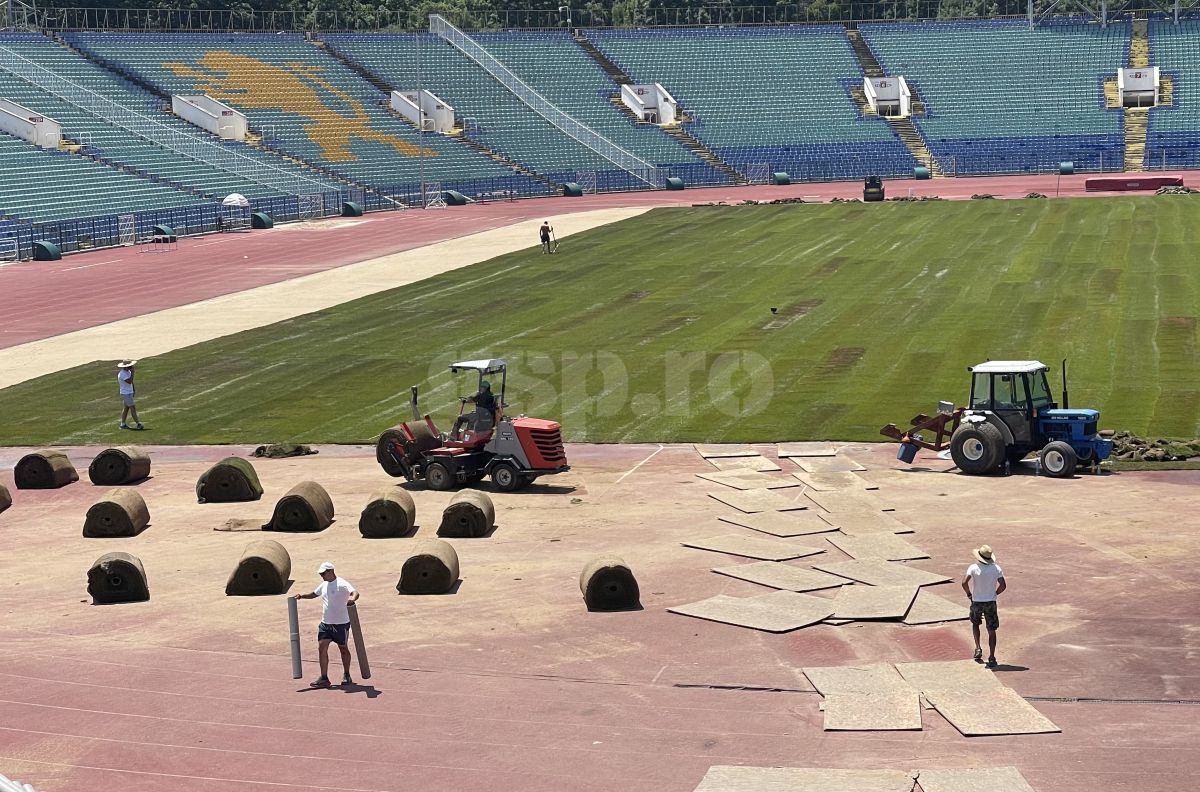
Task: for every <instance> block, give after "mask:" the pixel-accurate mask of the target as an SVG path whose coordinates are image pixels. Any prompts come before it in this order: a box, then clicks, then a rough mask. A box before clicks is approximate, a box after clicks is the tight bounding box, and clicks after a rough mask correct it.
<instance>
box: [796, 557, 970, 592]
mask: <svg viewBox="0 0 1200 792" xmlns="http://www.w3.org/2000/svg"><path fill="white" fill-rule="evenodd" d="M813 566H815V567H816V568H817V569H819V570H821V571H822V572H829V573H832V574H834V575H841V576H842V577H845V578H850V579H851V580H853V581H855V582H858V583H866V584H867V585H868V586H932V585H934V584H936V583H945V582H947V581H949V580H950V578H948V577H946V576H945V575H939V574H937V573H935V572H928V571H926V570H924V569H919V568H917V567H914V566H909V565H908V564H900V563H897V562H895V561H877V560H874V559H860V560H856V561H832V562H830V561H826V562H825V563H822V564H814V565H813Z"/></svg>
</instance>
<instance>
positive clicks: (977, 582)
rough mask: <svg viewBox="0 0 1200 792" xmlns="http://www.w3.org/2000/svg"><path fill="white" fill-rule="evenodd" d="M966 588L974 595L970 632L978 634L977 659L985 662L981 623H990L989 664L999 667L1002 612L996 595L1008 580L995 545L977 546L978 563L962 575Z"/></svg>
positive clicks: (963, 584) (968, 593)
mask: <svg viewBox="0 0 1200 792" xmlns="http://www.w3.org/2000/svg"><path fill="white" fill-rule="evenodd" d="M962 587H963V591H965V592H967V596H968V597H969V598H970V599H971V633H972V635H974V637H975V662H977V663H980V662H983V649H982V647H981V646H980V645H979V626H980V624H981V623H986V624H987V633H988V661H987V666H988V668H995V667H996V629H997V628H999V627H1000V614H999V613H997V612H996V597H998V596H1000V594H1002V593H1004V589H1006V588H1008V584H1007V583H1005V582H1004V570H1002V569H1001V568H1000V565H999V564H997V563H996V554H995V553H993V552H992V548H991V547H989V546H988V545H983V546H982V547H979V548H977V549H976V550H975V563H974V564H971V566H969V567H967V574H966V576H965V577H964V578H963V579H962Z"/></svg>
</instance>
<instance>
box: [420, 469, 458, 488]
mask: <svg viewBox="0 0 1200 792" xmlns="http://www.w3.org/2000/svg"><path fill="white" fill-rule="evenodd" d="M425 483H426V484H428V485H429V489H431V490H439V491H444V490H448V489H454V475H453V474H452V473H451V472H450V468H448V467H446V466H445V465H443V464H442V463H441V462H430V463H429V464H428V465H426V466H425Z"/></svg>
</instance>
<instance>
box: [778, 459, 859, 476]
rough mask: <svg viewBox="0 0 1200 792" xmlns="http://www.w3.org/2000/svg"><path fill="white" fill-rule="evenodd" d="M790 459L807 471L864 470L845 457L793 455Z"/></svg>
mask: <svg viewBox="0 0 1200 792" xmlns="http://www.w3.org/2000/svg"><path fill="white" fill-rule="evenodd" d="M792 461H793V462H795V463H796V464H797V465H799V466H800V467H801V468H802V469H803V470H805V471H806V472H808V473H839V472H845V471H848V470H866V468H865V467H863V466H862V465H860V464H858V463H857V462H855V461H854V460H853V459H848V458H846V457H793V458H792Z"/></svg>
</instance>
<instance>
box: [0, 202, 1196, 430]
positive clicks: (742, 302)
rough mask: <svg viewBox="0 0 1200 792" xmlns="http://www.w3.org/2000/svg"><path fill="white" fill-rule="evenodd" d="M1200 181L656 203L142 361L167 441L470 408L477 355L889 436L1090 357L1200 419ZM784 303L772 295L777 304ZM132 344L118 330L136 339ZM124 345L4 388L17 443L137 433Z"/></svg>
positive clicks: (1082, 384)
mask: <svg viewBox="0 0 1200 792" xmlns="http://www.w3.org/2000/svg"><path fill="white" fill-rule="evenodd" d="M1198 227H1200V202H1194V201H1188V200H1167V199H1161V198H1159V199H1155V198H1149V197H1146V198H1114V199H1077V200H1066V199H1064V200H1054V201H976V202H965V201H964V202H925V203H895V204H887V205H864V204H844V205H803V206H745V207H711V208H709V207H695V208H690V209H659V210H655V211H653V212H651V213H649V214H646V215H644V216H641V217H638V218H636V219H633V220H629V221H626V222H623V223H620V224H616V225H612V226H608V227H605V228H601V229H597V230H594V231H591V232H588V233H585V234H580V235H578V236H573V237H571V238H569V239H566V240H564V241H563V245H562V249H561V252H560V253H559V254H558V255H553V256H546V255H542V254H541V252H540V251H539V250H538V249H536V248H531V249H529V250H526V251H522V252H518V253H514V254H511V255H507V256H502V257H500V258H497V259H494V260H491V261H488V262H485V263H482V264H479V265H476V266H473V267H469V268H466V269H463V270H459V271H455V272H452V273H448V274H446V275H443V276H440V277H436V278H432V279H430V280H427V281H424V282H421V283H418V284H415V285H412V286H407V287H404V288H402V289H397V290H393V291H388V292H383V293H380V294H376V295H373V296H371V297H366V298H363V299H360V300H356V301H354V302H351V303H347V304H345V305H341V306H338V307H336V308H332V309H329V310H325V311H320V312H318V313H314V314H309V315H306V316H301V317H298V318H295V319H292V320H289V321H286V322H281V323H279V324H275V325H271V326H269V327H264V328H261V329H258V330H252V331H249V332H243V333H238V334H236V335H231V336H228V337H225V338H222V339H219V340H216V341H212V342H208V343H204V344H201V345H197V346H193V347H189V348H186V349H180V350H177V351H175V352H172V353H169V354H166V355H161V356H158V357H154V358H150V359H147V360H145V361H143V363H142V365H141V366H140V367H139V370H138V399H139V410H140V411H141V416H142V420H143V421H144V422H145V423H146V425H147V431H146V433H145V434H143V435H140V436H139V437H138V440H139V442H144V443H253V444H257V443H261V442H265V441H266V440H268V439H269V440H271V441H273V442H303V443H323V442H364V441H367V442H369V441H371V440H372V439H373V438H374V437H375V436H376V435H378V433H379V432H380V431H382V430H383V429H384V428H386V427H388V426H390V425H393V424H394V423H395V422H396V421H397V420H399V419H401V418H403V417H405V416H406V415H407V414H408V409H407V401H408V388H409V386H410V385H420V386H421V394H422V404H423V407H424V408H425V409H426V411H429V412H432V413H433V414H434V416H435V417H436V418H437V419H438V420H439V423H441V424H446V425H448V424H449V423H450V422H451V418H452V415H453V413H454V411H456V409H457V402H456V401H455V398H454V397H455V396H457V395H459V394H460V393H468V392H471V390H472V389H473V384H474V383H473V382H470V381H469V380H467V379H466V378H462V379H461V380H460V381H458V382H452V381H451V378H450V376H449V374H448V373H446V372H445V367H446V364H448V363H450V362H451V361H452V360H455V359H464V358H474V357H503V358H506V359H508V361H509V362H510V364H511V369H510V372H509V391H508V401H509V404H510V410H509V411H510V413H518V412H523V413H528V414H530V415H536V416H539V417H545V418H551V419H556V420H561V421H562V423H563V426H564V434H565V436H566V438H567V439H569V440H574V441H604V442H610V441H611V442H617V441H663V442H665V441H698V440H703V441H713V442H719V441H773V440H800V439H820V438H836V439H845V440H879V439H881V438H880V437H879V435H878V429H879V427H880V426H882V425H883V424H885V423H888V422H889V421H896V422H897V423H901V422H904V421H906V420H907V419H908V418H910V417H911V416H913V415H915V414H916V413H918V412H930V411H932V410H933V409H935V407H936V404H937V401H938V400H939V399H948V400H955V401H957V402H958V403H962V402H963V401H964V400H965V399H966V396H967V388H968V374H967V370H966V369H967V366H969V365H971V364H973V363H977V362H979V361H982V360H984V359H987V358H992V359H1004V358H1018V359H1026V358H1037V359H1041V360H1042V361H1044V362H1046V363H1048V364H1050V365H1051V367H1052V369H1053V371H1054V374H1053V376H1052V383H1054V387H1056V388H1057V387H1058V384H1057V380H1058V376H1057V370H1058V361H1059V360H1060V359H1062V358H1064V357H1065V358H1070V360H1071V383H1070V384H1071V403H1072V405H1073V406H1092V407H1097V408H1099V409H1100V410H1102V412H1103V415H1102V420H1101V425H1102V426H1104V427H1113V428H1121V429H1128V430H1132V431H1135V432H1138V433H1142V434H1154V435H1166V436H1187V437H1192V436H1196V435H1198V434H1200V427H1198V422H1200V365H1198V363H1200V360H1198V352H1197V350H1198V348H1200V334H1198V330H1197V316H1200V298H1198V295H1200V267H1198V266H1197V265H1196V263H1195V261H1196V257H1195V242H1194V240H1195V235H1194V233H1193V230H1194V229H1196V228H1198ZM772 308H774V309H775V311H774V312H772V310H771V309H772ZM114 354H115V353H114ZM119 413H120V401H119V399H118V396H117V393H116V382H115V380H114V378H113V376H112V366H111V363H109V362H103V363H96V364H91V365H86V366H81V367H79V368H76V369H73V370H70V371H65V372H61V373H59V374H56V375H53V376H48V377H43V378H41V379H38V380H34V381H31V382H27V383H24V384H21V385H18V386H14V387H12V388H8V389H6V390H4V391H0V415H2V416H4V420H3V421H2V422H0V443H4V444H36V445H42V444H105V443H111V442H113V441H116V440H118V439H128V438H125V436H124V435H125V433H124V432H121V431H120V430H119V429H118V428H117V418H118V415H119Z"/></svg>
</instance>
